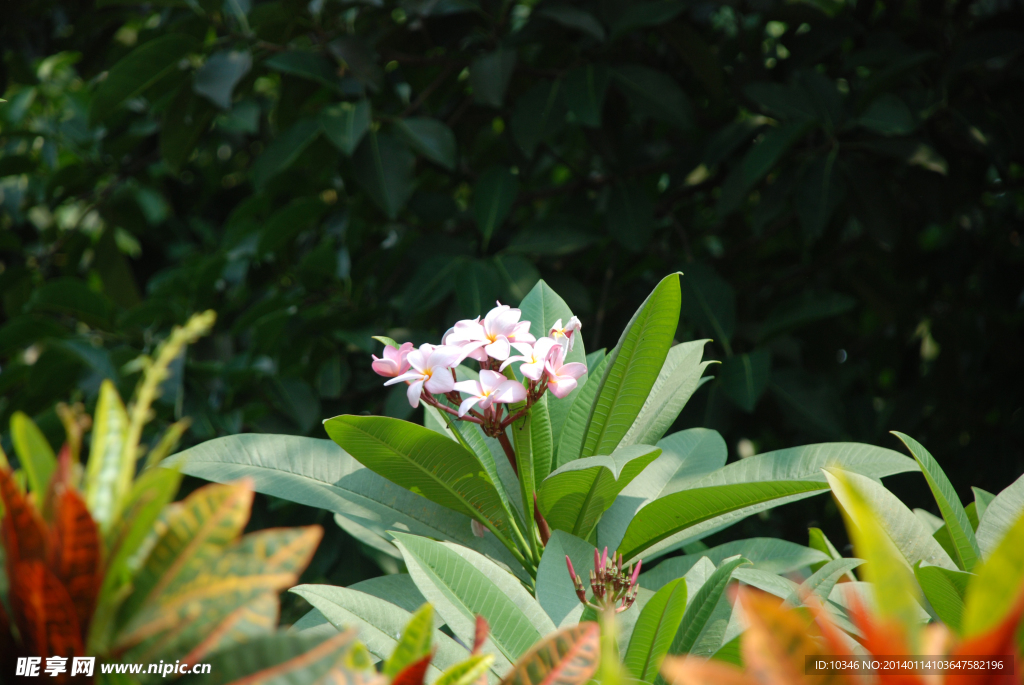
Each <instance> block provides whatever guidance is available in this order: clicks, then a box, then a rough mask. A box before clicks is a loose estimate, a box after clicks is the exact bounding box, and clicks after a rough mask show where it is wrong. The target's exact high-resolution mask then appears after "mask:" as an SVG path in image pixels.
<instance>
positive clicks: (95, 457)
mask: <svg viewBox="0 0 1024 685" xmlns="http://www.w3.org/2000/svg"><path fill="white" fill-rule="evenodd" d="M127 439H128V412H127V411H126V410H125V408H124V402H122V401H121V396H120V395H118V394H117V389H116V388H115V387H114V384H113V383H112V382H110V381H109V380H105V381H103V383H102V384H101V385H100V397H99V400H97V402H96V411H95V412H93V428H92V447H91V449H90V450H89V462H88V464H87V465H86V470H85V501H86V502H87V503H88V504H89V511H91V512H92V515H93V517H94V518H95V519H96V522H97V523H99V524H100V526H101V527H102V528H103V529H104V530H107V529H108V528H109V527H110V525H111V524H112V523H113V517H114V515H115V514H116V513H117V512H118V511H120V510H121V505H122V501H121V500H122V499H123V498H124V497H126V496H127V495H128V493H127V492H121V491H120V487H121V484H122V483H124V482H125V479H124V478H122V476H121V472H122V471H123V470H124V468H125V464H124V455H125V454H126V452H125V449H124V446H125V440H127ZM130 468H132V469H134V468H135V464H131V465H130Z"/></svg>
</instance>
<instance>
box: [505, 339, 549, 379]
mask: <svg viewBox="0 0 1024 685" xmlns="http://www.w3.org/2000/svg"><path fill="white" fill-rule="evenodd" d="M512 347H514V348H516V350H517V351H518V352H520V354H517V355H515V356H514V357H509V358H508V359H506V360H505V362H504V363H502V365H501V368H500V369H499V370H500V371H504V370H505V367H506V366H508V365H509V364H511V363H512V362H522V365H521V366H520V367H519V373H521V374H523V376H525V377H526V378H529V379H530V380H531V381H539V380H540V379H541V376H543V375H544V365H545V364H546V363H547V361H548V357H549V356H550V355H551V351H552V350H553V349H554V348H556V347H558V343H557V342H555V341H554V340H553V339H551V338H541V339H540V340H538V341H537V342H536V343H534V344H533V345H531V344H529V343H520V342H515V343H512Z"/></svg>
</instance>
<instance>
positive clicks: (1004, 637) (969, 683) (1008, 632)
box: [944, 592, 1024, 685]
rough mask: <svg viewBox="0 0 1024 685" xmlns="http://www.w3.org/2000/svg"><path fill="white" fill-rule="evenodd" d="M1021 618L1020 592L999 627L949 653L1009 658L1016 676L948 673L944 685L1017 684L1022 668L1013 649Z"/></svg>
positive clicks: (1023, 597)
mask: <svg viewBox="0 0 1024 685" xmlns="http://www.w3.org/2000/svg"><path fill="white" fill-rule="evenodd" d="M1022 615H1024V592H1021V593H1020V594H1019V595H1018V596H1017V600H1016V601H1015V602H1014V604H1013V608H1012V609H1011V610H1010V613H1008V614H1007V615H1006V618H1004V619H1003V620H1002V621H1000V622H999V624H998V625H997V626H996V627H995V628H993V629H992V630H990V631H989V632H987V633H983V634H981V635H977V636H975V637H972V638H970V639H967V640H964V641H963V642H961V643H960V644H959V645H957V647H956V649H954V650H953V654H954V655H955V656H964V657H968V656H979V657H985V656H1003V655H1006V656H1013V658H1014V661H1015V662H1016V663H1015V666H1016V669H1015V670H1016V672H1017V673H1016V675H1009V674H1008V673H1006V672H1002V673H1000V672H999V671H993V672H987V671H986V672H982V671H977V672H973V673H971V672H967V673H962V674H960V673H958V674H951V675H949V676H947V677H946V681H945V683H944V685H1010V683H1014V682H1018V683H1019V682H1021V680H1022V678H1021V672H1020V669H1021V668H1022V667H1024V663H1022V662H1021V658H1020V656H1021V655H1020V653H1019V651H1018V649H1017V640H1016V634H1017V628H1018V626H1020V619H1021V616H1022Z"/></svg>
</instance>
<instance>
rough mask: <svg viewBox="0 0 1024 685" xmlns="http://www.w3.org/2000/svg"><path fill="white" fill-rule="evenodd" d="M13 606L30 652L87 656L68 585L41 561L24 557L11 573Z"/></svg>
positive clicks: (23, 641) (27, 652)
mask: <svg viewBox="0 0 1024 685" xmlns="http://www.w3.org/2000/svg"><path fill="white" fill-rule="evenodd" d="M10 597H11V610H12V611H13V612H14V620H15V622H16V623H17V625H18V630H19V631H20V632H21V643H22V649H23V650H24V652H25V653H26V654H31V655H43V656H64V657H72V656H83V648H82V631H81V627H80V623H79V621H78V615H77V613H76V612H75V607H74V604H73V602H72V601H71V596H70V595H69V594H68V591H67V589H66V588H65V587H64V585H63V584H62V583H61V582H60V581H59V580H58V579H57V577H56V576H55V575H54V574H53V573H52V572H50V570H49V569H48V568H46V566H45V565H44V564H43V562H41V561H37V560H34V559H32V560H28V561H20V562H18V563H17V564H15V565H14V573H13V574H12V575H11V594H10Z"/></svg>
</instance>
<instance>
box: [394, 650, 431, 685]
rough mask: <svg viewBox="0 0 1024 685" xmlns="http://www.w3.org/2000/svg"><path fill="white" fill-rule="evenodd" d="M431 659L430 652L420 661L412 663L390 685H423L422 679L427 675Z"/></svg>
mask: <svg viewBox="0 0 1024 685" xmlns="http://www.w3.org/2000/svg"><path fill="white" fill-rule="evenodd" d="M433 658H434V653H433V652H431V653H430V654H428V655H426V656H425V657H423V658H422V659H419V660H418V661H414V662H412V663H411V664H409V665H408V666H406V667H405V668H403V669H402V670H401V671H400V672H399V673H398V675H396V676H395V679H394V680H392V681H391V685H423V678H424V677H425V676H426V675H427V667H428V666H430V662H431V660H432V659H433Z"/></svg>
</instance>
